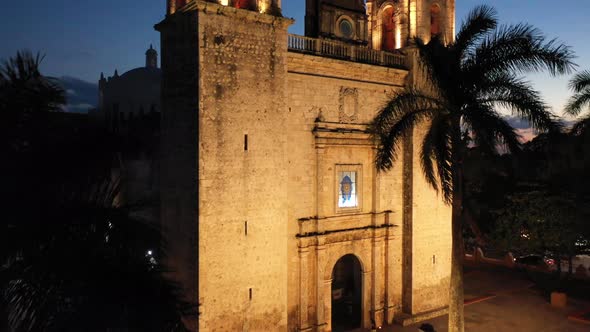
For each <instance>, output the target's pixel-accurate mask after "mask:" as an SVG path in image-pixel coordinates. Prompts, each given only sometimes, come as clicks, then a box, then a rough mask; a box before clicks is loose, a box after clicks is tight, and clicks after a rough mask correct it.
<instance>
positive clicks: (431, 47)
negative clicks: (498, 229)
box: [373, 6, 574, 332]
mask: <svg viewBox="0 0 590 332" xmlns="http://www.w3.org/2000/svg"><path fill="white" fill-rule="evenodd" d="M414 41H415V44H416V48H417V51H418V53H419V55H420V59H421V65H422V67H423V68H422V69H424V72H425V73H426V78H427V80H428V83H429V84H428V85H429V86H415V87H409V88H407V89H405V90H403V91H401V92H399V93H397V94H396V95H394V96H393V98H392V99H391V100H390V101H389V102H388V103H387V104H386V105H385V106H384V107H383V109H382V110H381V111H380V112H379V113H378V114H377V116H376V118H375V119H374V121H373V128H374V131H375V136H376V138H377V139H379V141H380V143H381V144H380V147H379V150H378V153H377V160H376V164H377V166H378V168H379V169H381V170H387V169H390V168H391V167H392V165H393V163H394V161H395V160H396V157H397V156H398V155H399V153H400V152H401V145H402V140H403V139H404V137H405V136H406V135H407V134H408V133H409V132H410V130H412V129H413V128H416V127H418V126H424V127H425V128H426V129H427V132H426V135H425V136H424V138H423V141H422V142H421V150H420V153H421V164H422V170H423V174H424V176H425V177H426V180H427V182H428V183H429V184H430V185H431V186H432V187H433V188H435V189H436V190H439V191H440V192H441V194H442V197H443V198H444V200H445V201H446V202H447V203H448V204H451V205H452V236H453V243H452V263H451V285H450V293H449V302H450V303H449V331H452V332H463V331H464V317H463V275H462V259H463V243H462V224H461V220H462V205H463V183H462V181H463V165H462V163H463V158H464V154H465V151H466V143H465V140H464V139H463V137H462V133H463V132H464V131H465V130H467V131H469V133H470V136H471V138H472V140H473V144H475V145H477V146H478V147H479V148H480V149H482V151H486V152H488V153H492V154H493V153H496V150H497V147H498V146H499V145H503V146H504V148H505V149H507V150H509V151H517V150H519V149H520V142H519V136H518V135H517V134H516V133H515V132H514V129H513V128H512V127H511V126H510V125H509V124H508V123H507V122H506V120H505V119H504V118H503V117H502V116H501V115H500V114H499V113H498V111H497V107H503V108H507V109H509V110H511V111H512V113H513V114H514V115H516V116H519V117H522V118H524V119H526V120H528V121H529V122H530V124H531V125H532V126H533V127H534V128H535V129H537V130H547V131H557V130H559V129H560V125H559V123H558V122H557V121H556V119H555V117H554V116H553V115H552V114H551V113H550V112H549V110H548V107H547V105H546V104H545V103H544V102H543V100H542V98H541V96H540V95H539V93H538V92H537V91H535V90H534V89H533V88H532V87H531V86H530V84H529V83H528V82H526V81H524V80H523V79H522V78H520V77H519V76H518V75H519V74H521V73H524V72H535V71H541V70H545V69H547V70H549V72H550V73H551V74H562V73H566V72H569V71H570V70H572V68H573V66H574V64H573V62H572V59H573V53H572V51H571V50H570V48H569V47H567V46H564V45H563V44H561V43H558V42H556V41H555V40H550V41H547V40H546V38H545V37H544V35H543V34H542V33H541V32H540V31H539V30H537V29H535V28H533V27H531V26H529V25H526V24H517V25H510V26H501V27H497V18H496V12H495V10H494V9H492V8H490V7H488V6H480V7H476V8H475V9H474V10H472V11H471V12H470V13H469V15H468V17H467V19H466V20H465V21H464V23H463V24H462V26H461V28H460V29H459V32H458V34H457V36H456V39H455V41H454V42H452V43H450V44H448V45H444V44H443V43H442V41H441V40H440V39H439V38H437V37H435V38H433V39H432V41H431V42H429V43H428V44H425V43H424V42H423V41H422V40H421V39H419V38H415V40H414ZM414 70H416V71H417V70H419V68H416V69H414Z"/></svg>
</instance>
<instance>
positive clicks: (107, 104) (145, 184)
mask: <svg viewBox="0 0 590 332" xmlns="http://www.w3.org/2000/svg"><path fill="white" fill-rule="evenodd" d="M161 84H162V71H161V69H160V68H158V52H157V51H156V50H155V49H154V48H153V47H152V46H151V45H150V48H149V49H148V50H147V51H146V52H145V66H143V67H138V68H134V69H132V70H129V71H127V72H125V73H123V74H122V75H119V73H118V72H117V70H115V74H114V76H112V77H108V78H105V77H104V74H102V73H101V75H100V80H99V81H98V97H99V98H98V109H97V110H96V111H95V112H92V113H91V114H90V115H91V117H92V118H93V120H94V121H95V122H97V123H99V124H100V125H102V126H104V127H105V128H106V129H107V130H108V131H109V132H111V133H112V134H113V135H111V137H112V138H113V139H116V140H117V142H112V143H114V144H113V145H114V148H115V149H117V150H116V152H117V160H116V162H115V163H114V164H113V177H114V178H117V179H119V180H120V181H121V184H122V186H121V193H120V195H119V197H118V203H119V204H124V205H133V206H134V207H135V208H134V213H135V215H136V216H138V217H140V218H142V219H145V220H148V221H150V222H154V223H157V222H158V220H159V215H160V211H159V200H160V198H159V193H160V187H159V173H160V172H159V164H160V161H159V145H160V116H161V113H160V109H161V96H160V95H161Z"/></svg>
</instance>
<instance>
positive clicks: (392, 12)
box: [305, 0, 455, 51]
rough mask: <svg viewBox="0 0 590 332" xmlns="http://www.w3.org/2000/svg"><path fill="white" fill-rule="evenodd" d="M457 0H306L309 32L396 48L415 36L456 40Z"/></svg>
mask: <svg viewBox="0 0 590 332" xmlns="http://www.w3.org/2000/svg"><path fill="white" fill-rule="evenodd" d="M454 27H455V0H367V1H364V0H306V11H305V35H306V36H307V37H312V38H327V39H337V40H342V41H346V42H349V43H356V44H361V45H368V46H370V47H371V48H373V49H375V50H383V51H394V50H396V49H400V48H402V47H404V46H407V45H408V43H409V41H410V39H411V38H412V37H420V38H422V39H423V40H424V41H426V42H428V41H429V40H430V39H431V37H432V36H434V35H440V36H441V37H442V39H443V41H446V42H449V41H451V40H453V36H454V29H455V28H454Z"/></svg>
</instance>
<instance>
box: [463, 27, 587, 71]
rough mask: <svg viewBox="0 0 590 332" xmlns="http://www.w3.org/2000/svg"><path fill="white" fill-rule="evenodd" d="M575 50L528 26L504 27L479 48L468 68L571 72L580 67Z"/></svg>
mask: <svg viewBox="0 0 590 332" xmlns="http://www.w3.org/2000/svg"><path fill="white" fill-rule="evenodd" d="M573 59H574V52H573V50H572V49H571V47H569V46H566V45H564V44H562V43H559V42H558V41H557V40H556V39H553V40H549V41H547V38H546V37H545V36H544V35H543V34H542V33H541V31H540V30H538V29H536V28H534V27H532V26H531V25H528V24H516V25H508V26H501V27H499V28H498V29H497V30H496V31H494V33H493V34H491V35H490V36H488V37H487V38H485V39H484V40H483V41H482V42H481V44H479V45H478V46H477V47H476V48H475V52H474V53H473V55H472V56H471V58H470V59H468V60H467V61H466V69H467V70H470V71H475V72H480V73H489V72H503V71H508V72H512V73H526V72H539V71H542V70H548V71H549V73H550V74H552V75H557V74H565V73H569V72H571V71H572V70H573V68H574V67H575V66H576V65H575V64H574V62H573Z"/></svg>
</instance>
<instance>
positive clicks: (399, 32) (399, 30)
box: [395, 21, 402, 49]
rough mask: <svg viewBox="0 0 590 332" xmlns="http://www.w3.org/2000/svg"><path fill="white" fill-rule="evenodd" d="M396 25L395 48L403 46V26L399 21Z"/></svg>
mask: <svg viewBox="0 0 590 332" xmlns="http://www.w3.org/2000/svg"><path fill="white" fill-rule="evenodd" d="M396 23H397V24H396V25H395V48H396V49H398V48H402V27H401V24H399V21H398V22H396Z"/></svg>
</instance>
